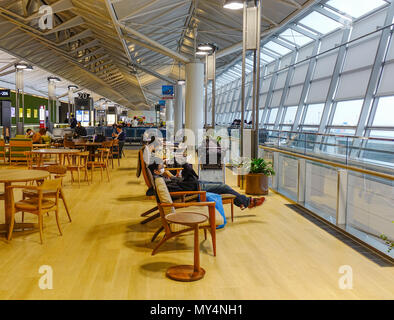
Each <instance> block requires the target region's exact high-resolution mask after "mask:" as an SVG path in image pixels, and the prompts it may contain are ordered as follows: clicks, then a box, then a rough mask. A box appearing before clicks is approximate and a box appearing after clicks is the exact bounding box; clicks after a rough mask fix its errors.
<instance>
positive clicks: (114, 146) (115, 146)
mask: <svg viewBox="0 0 394 320" xmlns="http://www.w3.org/2000/svg"><path fill="white" fill-rule="evenodd" d="M112 141H113V144H112V157H113V156H114V155H116V157H117V158H118V166H120V152H119V140H117V139H115V140H112Z"/></svg>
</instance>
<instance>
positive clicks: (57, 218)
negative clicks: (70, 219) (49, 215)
mask: <svg viewBox="0 0 394 320" xmlns="http://www.w3.org/2000/svg"><path fill="white" fill-rule="evenodd" d="M55 213H56V223H57V228H58V229H59V233H60V235H61V236H62V235H63V233H62V228H61V227H60V223H59V206H57V207H56V211H55Z"/></svg>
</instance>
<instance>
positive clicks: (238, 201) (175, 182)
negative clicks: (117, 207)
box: [148, 162, 265, 210]
mask: <svg viewBox="0 0 394 320" xmlns="http://www.w3.org/2000/svg"><path fill="white" fill-rule="evenodd" d="M148 168H149V170H150V171H151V172H152V175H153V176H154V177H157V176H161V177H163V178H164V180H165V182H166V184H167V187H168V191H169V192H177V191H198V190H201V191H206V192H211V193H216V194H233V195H235V196H236V198H235V199H234V204H235V205H236V206H237V207H240V208H241V210H244V209H246V208H249V209H251V208H254V207H258V206H260V205H262V204H263V202H264V200H265V198H264V197H261V198H252V197H247V196H244V195H242V194H240V193H238V192H237V191H235V190H234V189H232V188H231V187H230V186H228V185H227V184H222V183H217V182H208V181H199V180H198V179H197V174H196V173H195V172H194V170H193V169H192V168H191V165H190V164H185V165H184V166H183V168H184V170H182V177H181V176H180V175H178V176H174V175H173V174H172V173H171V172H169V171H167V170H165V168H164V165H163V164H162V163H157V162H155V163H153V164H151V165H149V166H148ZM193 177H194V178H193Z"/></svg>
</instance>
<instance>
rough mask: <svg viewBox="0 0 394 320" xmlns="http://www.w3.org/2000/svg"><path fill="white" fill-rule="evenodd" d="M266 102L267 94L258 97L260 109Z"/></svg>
mask: <svg viewBox="0 0 394 320" xmlns="http://www.w3.org/2000/svg"><path fill="white" fill-rule="evenodd" d="M266 102H267V93H264V94H262V95H260V103H259V104H260V109H262V108H264V106H265V103H266Z"/></svg>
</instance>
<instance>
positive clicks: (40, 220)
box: [38, 214, 44, 244]
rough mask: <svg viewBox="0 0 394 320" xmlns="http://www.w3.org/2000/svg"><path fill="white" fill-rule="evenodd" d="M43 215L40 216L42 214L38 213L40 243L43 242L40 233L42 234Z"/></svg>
mask: <svg viewBox="0 0 394 320" xmlns="http://www.w3.org/2000/svg"><path fill="white" fill-rule="evenodd" d="M43 220H44V219H43V216H42V214H39V215H38V225H39V227H40V240H41V244H43V241H42V238H43V237H42V234H43V224H44V222H43Z"/></svg>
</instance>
